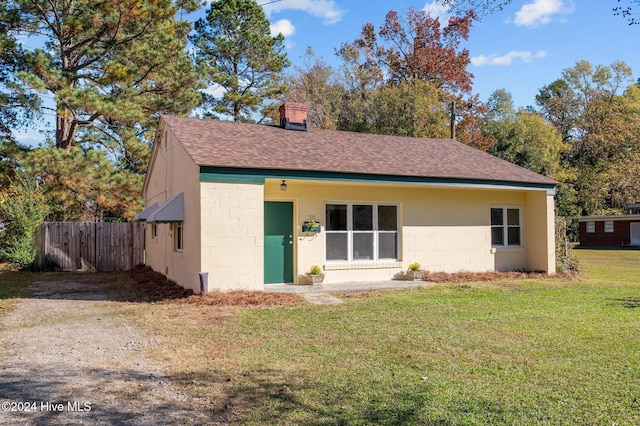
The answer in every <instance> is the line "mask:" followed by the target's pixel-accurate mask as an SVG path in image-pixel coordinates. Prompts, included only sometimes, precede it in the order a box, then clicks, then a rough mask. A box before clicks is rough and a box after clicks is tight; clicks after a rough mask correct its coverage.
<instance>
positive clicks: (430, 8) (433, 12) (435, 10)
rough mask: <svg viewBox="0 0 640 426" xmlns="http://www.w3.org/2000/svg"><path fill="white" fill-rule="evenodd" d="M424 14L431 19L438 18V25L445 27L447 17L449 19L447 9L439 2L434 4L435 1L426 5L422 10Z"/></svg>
mask: <svg viewBox="0 0 640 426" xmlns="http://www.w3.org/2000/svg"><path fill="white" fill-rule="evenodd" d="M422 10H424V11H425V12H427V13H428V14H429V16H431V17H433V18H436V17H437V18H440V24H441V25H445V24H446V23H447V22H449V17H451V13H449V7H447V6H444V5H443V4H442V3H441V2H436V1H435V0H434V1H432V2H431V3H427V4H425V5H424V7H423V8H422Z"/></svg>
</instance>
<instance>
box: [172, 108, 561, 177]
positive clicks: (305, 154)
mask: <svg viewBox="0 0 640 426" xmlns="http://www.w3.org/2000/svg"><path fill="white" fill-rule="evenodd" d="M162 120H164V121H165V122H166V124H167V126H168V128H169V129H171V131H172V132H173V133H174V134H175V135H176V137H177V138H178V140H179V142H180V143H181V144H182V145H183V146H184V148H185V149H186V151H187V152H188V154H189V155H190V156H191V158H192V159H193V161H194V162H195V163H196V164H198V165H200V166H213V167H234V168H238V167H239V168H250V169H272V170H273V169H279V170H293V171H313V172H318V171H320V172H338V173H358V174H368V175H371V174H373V175H392V176H404V177H428V178H451V179H472V180H490V181H502V182H521V183H533V184H543V185H553V184H555V183H557V182H556V181H554V180H552V179H549V178H547V177H545V176H542V175H539V174H537V173H534V172H531V171H529V170H527V169H524V168H522V167H519V166H516V165H515V164H512V163H509V162H507V161H504V160H501V159H499V158H496V157H494V156H492V155H489V154H486V153H484V152H482V151H479V150H477V149H474V148H471V147H469V146H467V145H465V144H462V143H459V142H455V141H453V140H450V139H427V138H408V137H400V136H387V135H373V134H365V133H352V132H342V131H334V130H322V129H313V128H312V129H309V131H307V132H303V131H294V130H284V129H282V128H280V127H275V126H265V125H260V124H250V123H235V122H228V121H217V120H202V119H197V118H185V117H175V116H168V115H165V116H162Z"/></svg>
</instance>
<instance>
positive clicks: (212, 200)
mask: <svg viewBox="0 0 640 426" xmlns="http://www.w3.org/2000/svg"><path fill="white" fill-rule="evenodd" d="M200 193H201V201H200V215H201V224H200V228H201V235H202V237H201V238H202V241H201V253H200V258H201V269H202V271H201V272H208V287H209V291H213V290H223V291H226V290H234V289H245V290H263V289H264V284H263V279H264V195H263V194H264V190H263V186H262V185H260V184H244V183H209V182H201V183H200Z"/></svg>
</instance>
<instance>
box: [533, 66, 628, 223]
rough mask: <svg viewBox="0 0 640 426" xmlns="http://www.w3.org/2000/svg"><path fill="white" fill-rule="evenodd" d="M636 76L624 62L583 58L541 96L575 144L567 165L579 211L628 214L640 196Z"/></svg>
mask: <svg viewBox="0 0 640 426" xmlns="http://www.w3.org/2000/svg"><path fill="white" fill-rule="evenodd" d="M631 76H632V70H631V69H630V68H629V67H628V66H627V65H626V64H624V63H623V62H614V63H613V64H611V65H610V66H595V67H594V66H592V65H591V64H590V63H589V62H587V61H579V62H577V63H576V65H575V66H574V67H572V68H568V69H566V70H564V71H563V73H562V78H560V79H558V80H556V81H554V82H553V83H552V84H550V85H549V86H545V87H543V88H542V89H541V91H540V92H539V94H538V96H537V97H536V100H537V103H538V105H539V107H540V112H541V113H542V114H543V115H544V116H545V117H546V118H547V119H548V120H549V121H550V123H552V124H553V125H554V126H555V127H556V128H557V129H558V132H560V133H561V134H562V138H563V139H564V140H565V141H566V142H567V143H568V144H569V146H570V149H569V150H568V151H567V152H566V154H565V155H564V156H563V157H564V158H563V163H564V164H563V166H564V169H565V170H566V171H567V172H568V173H567V176H569V178H570V182H571V184H572V186H573V189H574V190H575V202H576V206H577V210H578V212H579V213H582V214H605V213H613V212H622V211H624V207H625V206H626V204H628V203H629V202H632V201H634V200H635V199H636V198H640V187H638V186H637V184H636V185H635V186H634V185H633V184H629V182H630V181H629V177H630V176H635V174H637V172H638V170H637V167H636V166H635V164H636V163H635V162H637V161H638V156H637V153H638V152H639V151H640V142H639V141H640V95H639V93H640V92H639V91H638V86H637V84H631V83H632V78H631ZM625 86H626V88H625ZM622 89H625V90H624V92H623V93H620V92H621V91H622ZM567 182H569V180H567Z"/></svg>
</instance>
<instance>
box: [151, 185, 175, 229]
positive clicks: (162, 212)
mask: <svg viewBox="0 0 640 426" xmlns="http://www.w3.org/2000/svg"><path fill="white" fill-rule="evenodd" d="M147 222H149V223H171V222H184V192H181V193H179V194H178V195H174V196H173V197H171V198H169V199H168V200H167V201H166V202H165V203H164V204H162V205H161V206H160V207H158V208H157V209H156V210H155V211H154V212H152V213H151V214H150V215H149V217H147Z"/></svg>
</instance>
